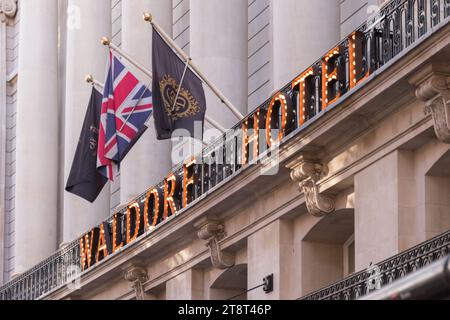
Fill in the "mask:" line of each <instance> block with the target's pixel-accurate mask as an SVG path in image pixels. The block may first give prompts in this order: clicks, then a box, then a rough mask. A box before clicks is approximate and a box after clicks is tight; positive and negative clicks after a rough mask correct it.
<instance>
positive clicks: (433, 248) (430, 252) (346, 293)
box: [299, 231, 450, 300]
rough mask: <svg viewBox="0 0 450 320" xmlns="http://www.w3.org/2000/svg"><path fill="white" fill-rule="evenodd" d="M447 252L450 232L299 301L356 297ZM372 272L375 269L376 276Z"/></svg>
mask: <svg viewBox="0 0 450 320" xmlns="http://www.w3.org/2000/svg"><path fill="white" fill-rule="evenodd" d="M449 254H450V231H447V232H446V233H444V234H442V235H439V236H437V237H435V238H433V239H430V240H428V241H426V242H424V243H422V244H419V245H417V246H416V247H413V248H411V249H409V250H407V251H405V252H402V253H400V254H398V255H396V256H393V257H391V258H389V259H386V260H384V261H382V262H380V263H377V264H375V265H373V268H369V269H366V270H363V271H360V272H358V273H355V274H353V275H351V276H349V277H347V278H345V279H343V280H341V281H339V282H336V283H334V284H332V285H330V286H328V287H326V288H322V289H320V290H318V291H315V292H312V293H310V294H308V295H306V296H304V297H302V298H300V299H299V300H356V299H359V298H361V297H362V296H365V295H367V294H369V293H371V292H372V291H373V290H375V289H376V288H375V285H376V283H374V281H375V280H376V281H380V284H381V286H382V287H383V286H386V285H388V284H391V283H392V282H394V281H395V280H398V279H400V278H403V277H404V276H406V275H408V274H411V273H413V272H414V271H417V270H419V269H421V268H423V267H425V266H427V265H429V264H431V263H433V262H435V261H438V260H440V259H441V258H443V257H445V256H447V255H449ZM374 271H376V272H377V274H376V279H375V277H374Z"/></svg>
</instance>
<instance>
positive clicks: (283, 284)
mask: <svg viewBox="0 0 450 320" xmlns="http://www.w3.org/2000/svg"><path fill="white" fill-rule="evenodd" d="M247 255H248V266H247V268H248V269H247V275H248V284H247V288H253V287H255V286H257V285H260V284H261V283H262V282H263V279H264V278H265V277H266V276H268V275H270V274H273V291H272V292H270V293H265V292H264V290H263V288H260V289H257V290H253V291H251V292H249V293H248V294H247V299H248V300H280V299H294V298H296V297H295V287H296V286H297V285H296V284H294V283H293V281H292V275H293V274H294V272H295V271H294V270H295V264H294V243H293V227H292V223H291V222H290V221H284V220H277V221H275V222H273V223H272V224H270V225H268V226H267V227H265V228H263V229H261V230H259V231H257V232H255V233H254V234H252V235H250V236H249V237H248V239H247ZM297 298H298V297H297Z"/></svg>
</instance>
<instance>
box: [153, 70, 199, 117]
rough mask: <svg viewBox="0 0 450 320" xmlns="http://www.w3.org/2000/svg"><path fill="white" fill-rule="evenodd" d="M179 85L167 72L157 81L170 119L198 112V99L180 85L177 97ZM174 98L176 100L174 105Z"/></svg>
mask: <svg viewBox="0 0 450 320" xmlns="http://www.w3.org/2000/svg"><path fill="white" fill-rule="evenodd" d="M179 87H180V86H179V85H178V83H177V81H176V80H175V79H174V78H172V77H171V76H169V75H167V74H166V75H164V77H163V78H162V79H161V81H160V82H159V88H160V90H161V95H162V98H163V101H164V107H165V109H166V113H167V114H168V115H169V117H171V118H172V120H178V119H181V118H187V117H192V116H194V115H196V114H197V113H199V112H200V106H199V104H198V101H197V99H195V97H194V96H193V95H192V94H191V93H190V92H189V90H186V89H185V88H183V87H181V90H180V94H179V95H178V98H177V93H178V89H179ZM175 99H177V101H176V104H175V107H174V102H175Z"/></svg>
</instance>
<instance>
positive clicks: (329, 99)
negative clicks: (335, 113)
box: [322, 46, 342, 110]
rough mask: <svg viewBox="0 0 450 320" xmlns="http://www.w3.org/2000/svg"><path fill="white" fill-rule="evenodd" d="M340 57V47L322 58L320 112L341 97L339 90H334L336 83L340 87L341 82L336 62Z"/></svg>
mask: <svg viewBox="0 0 450 320" xmlns="http://www.w3.org/2000/svg"><path fill="white" fill-rule="evenodd" d="M340 55H341V47H340V46H337V47H336V48H334V49H333V50H331V51H330V52H328V53H327V54H326V55H325V56H324V57H323V58H322V110H325V109H326V108H327V107H328V106H329V105H330V104H332V103H333V102H335V101H336V100H337V99H339V98H340V96H341V91H340V88H339V87H338V88H336V83H337V84H338V85H340V83H339V82H340V81H341V80H342V79H340V74H339V62H338V58H339V57H340ZM333 86H334V88H333Z"/></svg>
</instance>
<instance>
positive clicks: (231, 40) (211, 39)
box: [189, 0, 248, 127]
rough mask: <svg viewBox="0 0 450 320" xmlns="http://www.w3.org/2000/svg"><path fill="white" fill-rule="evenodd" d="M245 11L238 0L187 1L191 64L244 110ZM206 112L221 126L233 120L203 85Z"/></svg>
mask: <svg viewBox="0 0 450 320" xmlns="http://www.w3.org/2000/svg"><path fill="white" fill-rule="evenodd" d="M247 12H248V3H247V1H242V0H227V1H223V0H208V1H203V0H191V1H190V46H189V47H190V54H191V57H192V58H193V61H194V62H195V64H196V65H197V66H198V67H199V68H200V69H201V70H202V72H203V73H204V74H205V75H206V76H207V77H208V79H209V80H210V81H212V82H213V83H214V84H215V85H216V86H217V87H218V88H219V89H220V90H221V91H222V92H223V94H224V95H225V96H226V97H227V98H228V99H229V100H230V101H231V102H232V103H233V104H234V105H235V106H236V108H238V109H239V110H240V112H241V113H242V114H244V115H245V114H246V113H247V91H248V90H247V88H248V81H247V77H248V75H247V58H248V57H247V56H248V52H247V51H248V50H247V47H248V46H247V43H248V39H247V37H248V36H247V24H248V22H247V15H248V14H247ZM205 93H206V100H207V106H208V108H207V115H208V116H210V117H211V118H213V119H214V120H216V121H218V122H219V123H221V124H222V126H225V127H231V126H233V125H235V124H236V123H237V122H238V120H239V119H237V118H236V117H235V116H234V115H233V114H232V113H231V112H230V111H229V110H228V109H227V107H226V106H225V105H224V104H223V103H221V102H220V101H219V99H218V98H217V97H216V96H215V95H213V94H212V92H211V91H210V90H209V89H207V88H206V86H205Z"/></svg>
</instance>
